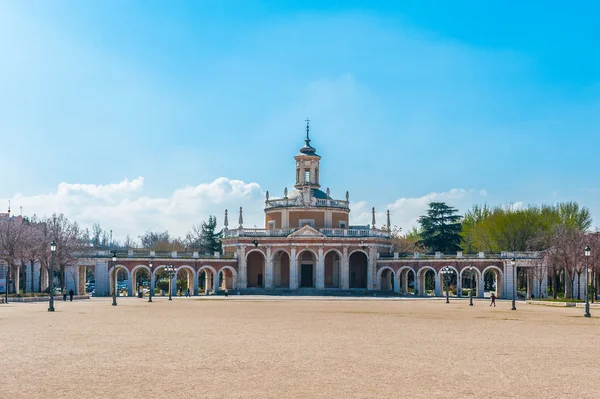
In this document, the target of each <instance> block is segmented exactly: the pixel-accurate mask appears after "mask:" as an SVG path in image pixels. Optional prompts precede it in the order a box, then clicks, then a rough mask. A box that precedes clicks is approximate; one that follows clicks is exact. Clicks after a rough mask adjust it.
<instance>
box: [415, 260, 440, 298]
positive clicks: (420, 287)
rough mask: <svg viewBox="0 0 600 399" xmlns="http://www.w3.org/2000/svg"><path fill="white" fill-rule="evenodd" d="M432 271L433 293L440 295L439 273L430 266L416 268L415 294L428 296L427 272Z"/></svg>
mask: <svg viewBox="0 0 600 399" xmlns="http://www.w3.org/2000/svg"><path fill="white" fill-rule="evenodd" d="M429 272H433V283H434V295H440V278H439V277H440V274H439V272H438V271H437V270H436V269H435V268H434V267H432V266H422V267H421V268H419V270H417V284H416V286H417V287H416V289H415V291H418V292H416V293H415V295H420V296H429V293H428V290H427V288H428V287H427V273H429Z"/></svg>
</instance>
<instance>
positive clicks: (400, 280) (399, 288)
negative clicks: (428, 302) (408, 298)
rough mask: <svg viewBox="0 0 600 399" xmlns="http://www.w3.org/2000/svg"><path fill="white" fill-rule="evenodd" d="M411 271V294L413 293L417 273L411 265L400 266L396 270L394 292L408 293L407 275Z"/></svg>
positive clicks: (408, 275)
mask: <svg viewBox="0 0 600 399" xmlns="http://www.w3.org/2000/svg"><path fill="white" fill-rule="evenodd" d="M410 273H412V288H413V294H414V293H415V288H416V282H417V273H416V272H415V269H413V268H412V267H411V266H402V267H401V268H399V269H398V270H397V271H396V280H397V281H396V292H398V293H399V294H402V295H408V294H409V290H410V282H409V280H410V279H409V277H410Z"/></svg>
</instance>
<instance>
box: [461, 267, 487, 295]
mask: <svg viewBox="0 0 600 399" xmlns="http://www.w3.org/2000/svg"><path fill="white" fill-rule="evenodd" d="M468 272H469V269H468V266H465V267H463V268H462V269H461V270H460V283H461V290H463V291H464V290H465V289H468V290H473V291H474V293H473V296H479V295H478V293H477V292H478V291H479V281H480V280H481V278H482V277H481V276H482V274H481V271H480V270H479V268H477V267H475V266H473V272H474V273H475V278H471V279H469V278H468V277H467V280H465V274H467V273H468ZM466 281H468V283H466ZM471 284H473V286H472V287H471ZM465 294H466V295H470V292H469V293H468V294H467V293H465Z"/></svg>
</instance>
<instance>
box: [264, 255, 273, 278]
mask: <svg viewBox="0 0 600 399" xmlns="http://www.w3.org/2000/svg"><path fill="white" fill-rule="evenodd" d="M266 248H267V253H266V257H267V259H266V263H265V288H273V259H271V246H270V245H267V247H266Z"/></svg>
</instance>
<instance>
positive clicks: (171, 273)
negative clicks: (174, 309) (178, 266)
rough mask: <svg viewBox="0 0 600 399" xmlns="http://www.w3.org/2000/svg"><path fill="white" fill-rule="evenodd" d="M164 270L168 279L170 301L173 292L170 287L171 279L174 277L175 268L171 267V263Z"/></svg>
mask: <svg viewBox="0 0 600 399" xmlns="http://www.w3.org/2000/svg"><path fill="white" fill-rule="evenodd" d="M165 270H166V272H167V276H168V277H169V301H171V300H172V298H171V291H172V290H173V288H172V287H171V285H172V284H173V277H174V276H175V266H173V264H172V263H169V266H167V267H165Z"/></svg>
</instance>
